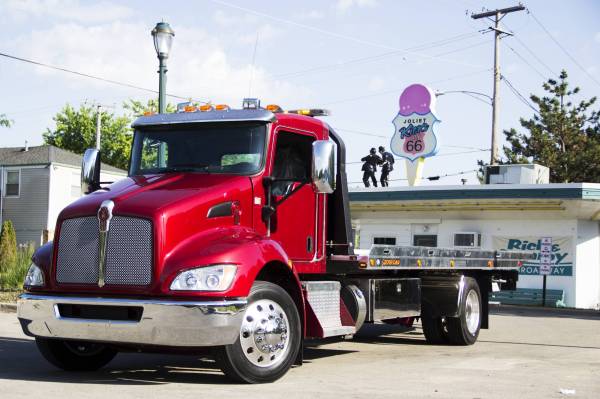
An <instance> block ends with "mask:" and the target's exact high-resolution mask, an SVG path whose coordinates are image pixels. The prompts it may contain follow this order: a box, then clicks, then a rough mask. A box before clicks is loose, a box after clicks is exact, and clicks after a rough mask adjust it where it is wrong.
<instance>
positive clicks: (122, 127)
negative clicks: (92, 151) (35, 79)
mask: <svg viewBox="0 0 600 399" xmlns="http://www.w3.org/2000/svg"><path fill="white" fill-rule="evenodd" d="M96 113H97V108H96V107H95V106H93V105H86V104H83V105H81V106H80V107H79V109H78V110H76V109H74V108H73V107H71V106H70V105H69V104H67V105H66V106H65V107H64V108H63V109H62V111H60V112H59V113H58V114H56V116H55V117H54V118H53V119H54V122H55V123H56V127H55V128H54V129H53V130H50V129H47V130H46V132H45V133H44V135H43V136H44V142H45V143H46V144H50V145H53V146H56V147H59V148H63V149H65V150H68V151H72V152H74V153H76V154H83V153H84V151H85V150H86V149H88V148H93V147H95V145H96ZM100 115H101V116H100V123H101V130H100V131H101V139H100V149H101V151H102V161H103V162H105V163H107V164H109V165H112V166H115V167H117V168H121V169H127V165H128V162H129V152H130V151H131V139H132V135H131V129H130V128H129V125H130V124H131V121H130V119H129V118H128V117H126V116H115V115H114V114H112V113H108V112H102V113H101V114H100Z"/></svg>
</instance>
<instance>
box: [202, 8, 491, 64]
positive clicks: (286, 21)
mask: <svg viewBox="0 0 600 399" xmlns="http://www.w3.org/2000/svg"><path fill="white" fill-rule="evenodd" d="M208 1H210V2H212V3H215V4H219V5H221V6H225V7H229V8H233V9H236V10H240V11H244V12H246V13H249V14H254V15H257V16H259V17H263V18H268V19H271V20H273V21H277V22H279V23H283V24H288V25H293V26H296V27H299V28H303V29H308V30H312V31H314V32H317V33H321V34H324V35H328V36H332V37H336V38H338V39H343V40H348V41H352V42H355V43H358V44H363V45H367V46H371V47H378V48H383V49H386V50H394V51H402V52H404V53H406V54H410V55H416V56H419V57H422V58H430V59H437V60H440V61H445V62H450V63H454V64H459V65H464V66H469V67H472V68H480V67H481V65H475V64H470V63H466V62H461V61H456V60H451V59H447V58H441V57H438V56H429V55H425V54H420V53H417V52H413V51H407V50H402V49H399V48H397V47H393V46H389V45H386V44H381V43H375V42H371V41H368V40H364V39H361V38H359V37H354V36H349V35H344V34H341V33H337V32H333V31H329V30H326V29H321V28H318V27H316V26H312V25H307V24H303V23H300V22H296V21H292V20H289V19H284V18H280V17H276V16H274V15H270V14H267V13H264V12H260V11H256V10H252V9H250V8H246V7H242V6H238V5H236V4H231V3H229V2H226V1H223V0H208Z"/></svg>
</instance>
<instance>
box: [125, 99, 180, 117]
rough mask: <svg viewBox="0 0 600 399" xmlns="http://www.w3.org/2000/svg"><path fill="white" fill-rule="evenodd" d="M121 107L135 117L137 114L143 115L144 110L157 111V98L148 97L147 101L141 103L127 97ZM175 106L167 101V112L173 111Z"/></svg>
mask: <svg viewBox="0 0 600 399" xmlns="http://www.w3.org/2000/svg"><path fill="white" fill-rule="evenodd" d="M123 109H125V110H126V111H127V112H128V113H129V114H130V116H131V117H132V118H137V117H138V116H142V115H144V113H145V112H152V113H156V112H158V100H156V99H150V100H148V102H147V103H145V104H144V103H143V102H141V101H138V100H133V99H129V100H128V101H125V102H124V103H123ZM176 110H177V109H176V107H175V106H174V105H173V104H171V103H167V113H172V112H175V111H176Z"/></svg>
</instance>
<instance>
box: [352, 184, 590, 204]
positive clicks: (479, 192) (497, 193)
mask: <svg viewBox="0 0 600 399" xmlns="http://www.w3.org/2000/svg"><path fill="white" fill-rule="evenodd" d="M486 199H576V200H577V199H579V200H600V184H596V183H552V184H486V185H470V186H463V185H456V186H417V187H386V188H371V189H364V188H359V189H352V190H351V191H350V201H351V202H363V201H368V202H370V201H375V202H380V201H423V200H486Z"/></svg>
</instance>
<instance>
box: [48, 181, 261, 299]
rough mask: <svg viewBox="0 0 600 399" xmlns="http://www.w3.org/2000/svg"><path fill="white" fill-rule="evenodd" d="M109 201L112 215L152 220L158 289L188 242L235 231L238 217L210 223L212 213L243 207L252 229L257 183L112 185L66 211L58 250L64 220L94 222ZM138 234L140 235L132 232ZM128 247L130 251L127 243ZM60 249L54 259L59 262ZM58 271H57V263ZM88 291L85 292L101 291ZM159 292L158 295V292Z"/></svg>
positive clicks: (147, 289)
mask: <svg viewBox="0 0 600 399" xmlns="http://www.w3.org/2000/svg"><path fill="white" fill-rule="evenodd" d="M105 200H112V201H113V202H114V208H113V215H115V216H129V217H137V218H144V219H149V220H151V221H152V226H153V237H154V238H153V243H154V245H153V259H154V260H155V261H154V272H153V273H154V278H153V282H154V283H153V285H155V284H157V283H158V281H159V277H160V274H161V271H162V269H163V266H164V262H165V260H166V259H168V258H169V256H170V254H171V253H173V252H174V251H175V250H176V247H177V245H179V244H180V243H182V242H184V241H185V240H186V239H188V238H190V237H192V236H194V235H197V234H199V233H201V232H204V231H207V230H209V229H215V228H216V229H221V228H224V227H225V228H226V227H230V226H233V225H234V220H235V218H234V217H233V216H231V217H228V216H220V217H212V218H209V217H208V210H209V209H210V208H211V207H213V206H214V205H217V204H222V203H224V202H229V201H238V202H239V205H240V209H241V218H240V220H239V221H240V225H241V226H247V227H251V226H252V182H251V179H250V178H249V177H247V176H232V175H216V174H196V173H170V174H166V175H147V176H135V177H128V178H126V179H123V180H121V181H118V182H116V183H113V184H112V185H110V186H109V187H108V189H107V190H100V191H96V192H94V193H92V194H90V195H86V196H84V197H82V198H80V199H79V200H77V201H76V202H74V203H73V204H71V205H69V206H68V207H67V208H65V209H64V210H63V211H62V212H61V214H60V216H59V218H58V221H57V226H56V232H57V234H58V236H57V237H55V244H56V243H58V245H59V246H60V226H61V223H62V221H63V220H65V219H71V218H76V217H83V216H95V215H96V214H97V212H98V209H99V208H100V205H101V204H102V202H103V201H105ZM132 234H135V232H132ZM124 245H127V244H126V243H124ZM56 249H57V245H55V253H54V256H55V257H54V259H55V260H56V255H57V251H56ZM53 266H54V267H56V265H55V262H53ZM82 288H83V287H81V286H79V287H78V286H71V285H68V286H63V287H62V288H61V289H65V290H67V291H79V290H81V289H82ZM107 288H108V287H105V289H103V290H102V291H103V292H109V291H112V292H115V293H116V292H120V291H122V292H123V293H135V292H136V291H139V293H149V292H152V291H155V290H157V289H158V287H157V286H153V287H145V288H142V287H140V288H139V289H135V288H133V287H131V288H127V287H123V288H116V287H115V288H114V289H107ZM97 290H98V288H97V287H91V286H88V287H86V288H85V291H86V292H90V291H97ZM155 292H156V291H155Z"/></svg>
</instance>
